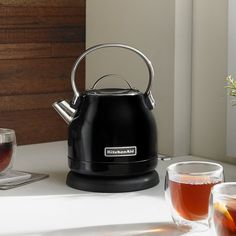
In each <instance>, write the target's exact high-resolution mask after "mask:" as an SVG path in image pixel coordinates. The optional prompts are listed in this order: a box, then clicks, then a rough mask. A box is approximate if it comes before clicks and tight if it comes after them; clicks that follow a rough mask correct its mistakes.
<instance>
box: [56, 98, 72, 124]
mask: <svg viewBox="0 0 236 236" xmlns="http://www.w3.org/2000/svg"><path fill="white" fill-rule="evenodd" d="M52 106H53V108H54V109H55V110H56V111H57V112H58V113H59V115H60V116H61V117H62V118H63V120H64V121H65V122H66V123H67V124H70V123H71V121H72V120H73V117H74V115H75V112H76V110H75V109H73V108H72V107H71V106H70V104H69V103H68V102H67V101H65V100H63V101H59V102H54V103H53V105H52Z"/></svg>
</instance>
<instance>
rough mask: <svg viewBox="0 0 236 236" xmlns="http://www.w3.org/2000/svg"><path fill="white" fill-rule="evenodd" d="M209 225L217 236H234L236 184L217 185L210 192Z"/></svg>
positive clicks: (235, 229) (235, 231)
mask: <svg viewBox="0 0 236 236" xmlns="http://www.w3.org/2000/svg"><path fill="white" fill-rule="evenodd" d="M210 210H211V219H212V221H211V223H214V226H215V231H216V234H217V235H218V236H233V235H236V182H229V183H222V184H217V185H216V186H214V187H213V188H212V191H211V202H210Z"/></svg>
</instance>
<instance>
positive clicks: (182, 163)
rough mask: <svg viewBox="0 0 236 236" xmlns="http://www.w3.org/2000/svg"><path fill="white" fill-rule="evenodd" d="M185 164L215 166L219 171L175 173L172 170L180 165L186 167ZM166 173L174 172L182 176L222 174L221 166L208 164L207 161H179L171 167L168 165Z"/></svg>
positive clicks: (212, 163) (213, 163)
mask: <svg viewBox="0 0 236 236" xmlns="http://www.w3.org/2000/svg"><path fill="white" fill-rule="evenodd" d="M187 164H205V165H209V166H217V167H218V168H219V169H217V170H212V171H201V172H193V173H191V172H187V171H176V170H174V169H173V168H175V167H176V166H180V165H187ZM166 171H168V172H169V171H172V172H176V174H183V175H189V176H202V175H211V174H214V173H217V172H223V166H222V165H220V164H218V163H215V162H208V161H181V162H176V163H173V164H171V165H169V166H168V167H167V169H166Z"/></svg>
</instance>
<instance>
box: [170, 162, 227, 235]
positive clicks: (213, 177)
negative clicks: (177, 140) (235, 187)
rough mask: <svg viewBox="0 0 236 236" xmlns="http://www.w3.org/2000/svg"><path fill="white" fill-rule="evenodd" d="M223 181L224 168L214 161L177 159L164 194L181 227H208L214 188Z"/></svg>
mask: <svg viewBox="0 0 236 236" xmlns="http://www.w3.org/2000/svg"><path fill="white" fill-rule="evenodd" d="M223 181H224V176H223V167H222V166H221V165H219V164H216V163H212V162H203V161H187V162H178V163H175V164H172V165H170V166H169V167H168V168H167V170H166V178H165V196H166V200H167V201H168V203H169V206H170V209H171V214H172V219H173V221H174V222H175V223H176V225H177V226H178V228H179V229H180V230H183V231H204V230H207V229H208V228H209V221H208V220H209V215H208V208H209V197H210V193H211V188H212V186H214V185H215V184H218V183H221V182H223Z"/></svg>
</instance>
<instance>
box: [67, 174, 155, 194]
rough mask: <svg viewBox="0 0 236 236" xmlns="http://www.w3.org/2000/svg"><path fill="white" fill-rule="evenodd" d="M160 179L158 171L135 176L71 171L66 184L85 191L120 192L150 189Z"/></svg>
mask: <svg viewBox="0 0 236 236" xmlns="http://www.w3.org/2000/svg"><path fill="white" fill-rule="evenodd" d="M159 181H160V180H159V175H158V174H157V172H156V171H151V172H149V173H146V174H144V175H140V176H133V177H97V176H94V177H92V176H85V175H81V174H78V173H75V172H72V171H70V172H69V173H68V175H67V180H66V184H67V185H68V186H69V187H72V188H75V189H79V190H84V191H91V192H103V193H119V192H131V191H138V190H143V189H148V188H151V187H154V186H156V185H157V184H158V183H159Z"/></svg>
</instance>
